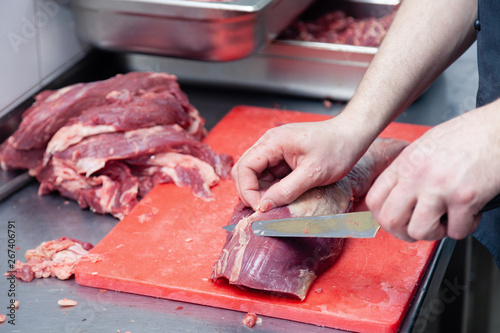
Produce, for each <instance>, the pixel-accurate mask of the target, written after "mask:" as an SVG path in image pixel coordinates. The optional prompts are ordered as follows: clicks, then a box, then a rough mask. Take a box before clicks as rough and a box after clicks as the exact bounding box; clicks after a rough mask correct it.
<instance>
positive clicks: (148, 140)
mask: <svg viewBox="0 0 500 333" xmlns="http://www.w3.org/2000/svg"><path fill="white" fill-rule="evenodd" d="M162 152H177V153H181V154H189V155H192V156H194V157H196V158H199V159H200V160H202V161H205V162H207V163H209V164H211V165H212V166H213V167H214V168H215V170H216V172H217V174H219V175H220V176H222V177H224V178H228V177H229V174H230V168H231V165H230V164H228V163H225V162H224V161H228V160H230V159H231V158H230V157H229V156H227V155H221V154H217V153H215V152H214V151H213V150H212V149H211V148H210V147H209V146H208V145H206V144H204V143H202V142H200V141H198V140H196V139H194V138H193V137H192V136H191V135H190V134H189V133H187V132H186V131H185V130H184V129H183V128H181V127H180V126H178V125H162V126H153V127H148V128H140V129H135V130H130V131H126V132H115V133H105V134H99V135H93V136H90V137H88V138H85V139H84V140H82V141H80V142H79V143H78V144H75V145H72V146H71V147H68V148H67V149H66V150H64V151H60V152H56V153H54V154H53V156H52V160H53V161H57V162H58V163H61V164H65V165H67V166H70V167H71V168H73V169H74V170H76V171H77V172H78V173H81V174H86V175H87V176H90V175H91V174H93V173H94V172H96V171H97V170H100V169H102V168H103V167H104V165H105V164H106V162H108V161H111V160H123V159H130V158H136V157H140V156H144V155H154V154H157V153H162Z"/></svg>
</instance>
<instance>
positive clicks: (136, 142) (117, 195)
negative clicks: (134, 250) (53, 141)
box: [37, 125, 232, 219]
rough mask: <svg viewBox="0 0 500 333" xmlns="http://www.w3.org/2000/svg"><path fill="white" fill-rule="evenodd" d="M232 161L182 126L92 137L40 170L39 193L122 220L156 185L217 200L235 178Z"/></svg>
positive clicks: (75, 145)
mask: <svg viewBox="0 0 500 333" xmlns="http://www.w3.org/2000/svg"><path fill="white" fill-rule="evenodd" d="M231 164H232V158H231V157H230V156H228V155H224V154H218V153H216V152H214V151H213V150H212V149H211V148H210V147H209V146H208V145H206V144H204V143H202V142H200V141H198V140H196V139H195V138H194V137H193V136H192V135H190V134H189V133H188V132H187V131H186V130H184V129H183V128H182V127H180V126H179V125H162V126H153V127H148V128H140V129H135V130H130V131H126V132H111V133H104V134H99V135H93V136H89V137H87V138H85V139H82V140H81V141H80V142H79V143H77V144H74V145H72V146H70V147H68V148H67V149H65V150H63V151H58V152H55V153H54V154H53V156H52V157H51V158H50V159H49V161H48V163H47V165H45V166H44V167H43V168H42V169H41V170H40V171H38V172H37V179H38V181H39V182H40V188H39V194H40V195H43V194H48V193H50V192H52V191H58V192H59V193H61V194H62V195H63V196H65V197H68V198H71V199H73V200H76V201H77V202H78V204H79V205H80V207H81V208H90V209H91V210H93V211H94V212H97V213H101V214H106V213H109V214H111V215H113V216H115V217H117V218H119V219H122V218H123V217H124V216H125V215H126V214H127V213H128V212H130V210H131V209H132V208H133V207H134V206H135V205H136V204H137V202H138V200H139V199H140V198H142V197H143V196H144V195H146V194H147V193H148V192H149V190H151V189H152V188H153V187H154V186H155V185H157V184H160V183H170V182H173V183H175V184H176V185H178V186H187V187H191V188H192V191H193V193H194V195H196V196H198V197H200V198H202V199H207V200H209V199H211V191H210V188H211V187H212V186H214V185H216V184H218V183H219V181H220V178H223V179H226V178H229V176H230V171H231Z"/></svg>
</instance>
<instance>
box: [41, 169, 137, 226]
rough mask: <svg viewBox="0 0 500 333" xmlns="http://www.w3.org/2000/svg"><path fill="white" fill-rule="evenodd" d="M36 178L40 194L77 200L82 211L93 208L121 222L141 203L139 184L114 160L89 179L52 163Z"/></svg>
mask: <svg viewBox="0 0 500 333" xmlns="http://www.w3.org/2000/svg"><path fill="white" fill-rule="evenodd" d="M37 177H38V180H39V181H40V187H39V189H38V193H39V194H40V195H44V194H49V193H51V192H53V191H58V192H59V193H60V194H61V195H62V196H64V197H67V198H70V199H72V200H75V201H76V202H77V203H78V205H79V206H80V207H81V208H82V209H86V208H90V209H91V210H92V211H94V212H96V213H99V214H111V215H113V216H114V217H116V218H118V219H122V218H123V217H124V216H125V215H127V214H128V212H130V210H131V209H132V208H134V206H135V205H136V204H137V203H138V201H139V197H138V193H139V182H138V180H137V178H136V177H135V176H133V175H132V173H131V171H130V168H129V167H128V166H127V165H126V164H125V163H124V162H122V161H111V162H109V163H107V164H106V165H105V166H104V167H103V168H102V169H101V170H99V171H98V172H96V173H95V174H93V175H91V176H89V177H87V176H85V175H83V174H80V173H78V172H76V171H75V170H74V169H72V168H70V167H68V166H66V165H65V164H64V163H57V161H51V162H50V163H49V165H47V166H46V167H45V168H44V169H43V170H42V171H41V172H40V174H39V175H38V176H37Z"/></svg>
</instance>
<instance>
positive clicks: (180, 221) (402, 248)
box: [75, 106, 437, 332]
mask: <svg viewBox="0 0 500 333" xmlns="http://www.w3.org/2000/svg"><path fill="white" fill-rule="evenodd" d="M326 118H328V116H325V115H318V114H310V113H301V112H293V111H282V110H274V109H264V108H257V107H248V106H238V107H235V108H234V109H233V110H231V111H230V112H229V113H228V114H227V115H226V117H224V118H223V119H222V120H221V121H220V122H219V124H217V125H216V126H215V128H214V129H213V130H212V131H211V132H210V133H209V134H208V136H207V137H206V139H205V142H206V143H207V144H209V145H210V146H212V147H213V148H214V150H216V151H218V152H221V153H227V154H230V155H232V156H233V157H234V158H235V160H236V159H238V158H239V157H240V156H241V154H242V153H243V152H244V151H245V150H246V149H247V148H248V147H250V146H251V145H252V144H253V143H254V142H255V141H256V140H257V139H258V138H259V137H260V136H261V135H262V134H263V133H264V132H265V131H266V129H268V128H271V127H274V126H278V125H281V124H284V123H290V122H302V121H319V120H324V119H326ZM428 129H429V128H428V127H425V126H419V125H409V124H402V123H393V124H391V125H390V126H389V127H388V128H387V129H386V130H385V131H384V132H383V133H382V136H385V137H394V138H400V139H405V140H414V139H416V138H418V137H419V136H421V135H422V134H423V133H424V132H425V131H427V130H428ZM213 194H214V197H215V200H213V201H203V200H201V199H198V198H196V197H194V196H193V195H192V194H191V192H190V190H189V189H188V188H178V187H176V186H175V185H172V184H164V185H160V186H157V187H156V188H154V189H153V190H152V191H151V192H150V193H149V194H148V195H147V196H146V197H145V198H144V199H143V200H142V201H141V202H140V203H139V204H138V205H137V206H136V207H135V208H134V209H133V211H132V212H131V213H130V214H129V215H128V216H126V217H125V218H124V219H123V220H122V221H120V222H119V223H118V224H117V225H116V227H115V228H114V229H113V230H111V231H110V232H109V234H108V235H106V236H105V237H104V239H103V240H102V241H101V242H100V243H99V244H97V246H96V247H95V248H94V249H93V250H92V253H93V254H97V255H99V256H98V257H99V258H100V259H99V260H98V261H96V262H91V261H85V262H81V263H80V264H79V265H78V266H77V267H76V274H75V275H76V282H77V283H79V284H81V285H86V286H92V287H96V288H106V289H112V290H119V291H124V292H130V293H136V294H142V295H150V296H155V297H161V298H167V299H173V300H178V301H185V302H191V303H197V304H202V305H209V306H214V307H221V308H226V309H233V310H238V311H243V312H255V313H257V314H262V315H266V316H272V317H278V318H284V319H290V320H295V321H300V322H305V323H311V324H316V325H323V326H328V327H334V328H338V329H344V330H348V331H359V332H396V331H397V330H398V328H399V326H400V324H401V321H402V319H403V318H404V314H405V312H406V310H407V308H408V306H409V304H410V302H411V299H412V297H413V295H414V293H415V291H416V289H417V286H418V283H419V281H420V279H421V277H422V275H423V273H424V272H425V269H426V266H427V264H428V262H429V260H430V259H431V257H432V254H433V252H434V249H435V246H436V244H437V243H436V242H416V243H412V244H410V243H405V242H402V241H399V240H397V239H396V238H394V237H392V236H391V235H389V234H387V233H386V232H384V231H382V230H381V231H380V232H379V233H378V234H377V236H376V237H375V238H374V239H347V240H346V243H345V248H344V251H343V253H342V254H341V256H340V258H339V260H338V261H337V262H336V263H335V264H334V266H333V267H332V268H331V269H330V270H329V271H327V272H326V273H324V274H323V275H321V276H320V277H319V278H318V279H317V280H316V281H315V282H314V284H313V285H312V287H311V290H310V291H309V294H308V295H307V298H306V299H305V301H303V302H300V301H297V300H294V299H287V298H282V297H277V296H272V295H267V294H264V293H260V292H257V291H249V290H241V289H239V288H237V287H234V286H230V285H228V284H227V283H224V282H222V283H221V282H218V283H214V282H212V281H211V280H210V279H209V277H210V275H211V271H212V265H213V264H214V262H215V260H216V259H217V258H218V256H219V254H220V251H221V248H222V246H223V244H224V241H225V238H226V234H225V231H224V230H223V229H222V228H221V227H222V226H224V225H226V224H227V222H228V220H229V217H230V215H231V213H232V210H233V207H234V206H235V204H236V203H237V201H238V197H237V194H236V190H235V186H234V183H233V181H232V180H227V181H223V182H221V183H220V184H219V185H217V186H216V187H214V188H213Z"/></svg>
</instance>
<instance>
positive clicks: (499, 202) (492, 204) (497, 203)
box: [441, 194, 500, 224]
mask: <svg viewBox="0 0 500 333" xmlns="http://www.w3.org/2000/svg"><path fill="white" fill-rule="evenodd" d="M499 207H500V194H497V196H496V197H494V198H493V199H491V200H490V201H488V203H487V204H486V205H484V207H483V208H482V209H481V210H480V211H479V213H480V214H482V213H484V212H487V211H489V210H492V209H495V208H499ZM447 222H448V214H444V215H443V216H441V223H443V224H446V223H447Z"/></svg>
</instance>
